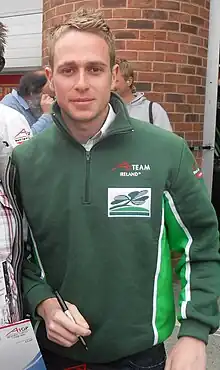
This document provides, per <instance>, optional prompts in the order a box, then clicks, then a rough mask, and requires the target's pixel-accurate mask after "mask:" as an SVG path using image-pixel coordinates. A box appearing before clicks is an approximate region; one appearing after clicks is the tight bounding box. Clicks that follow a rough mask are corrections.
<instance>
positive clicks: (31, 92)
mask: <svg viewBox="0 0 220 370" xmlns="http://www.w3.org/2000/svg"><path fill="white" fill-rule="evenodd" d="M48 92H49V91H48V88H47V78H46V75H45V72H44V70H43V69H42V70H38V71H33V72H28V73H26V74H25V75H24V76H22V77H21V79H20V83H19V86H18V89H17V90H15V89H13V90H12V92H11V93H9V94H7V95H6V96H5V97H4V98H3V99H2V100H1V103H3V104H5V105H7V106H8V107H11V108H13V109H15V110H16V111H18V112H20V113H21V114H22V115H23V116H24V117H25V118H26V120H27V121H28V123H29V125H30V127H31V130H32V132H33V134H37V133H39V132H41V131H43V130H45V129H46V128H48V127H50V126H51V124H52V118H51V115H50V111H51V105H52V103H53V101H54V100H53V97H51V96H50V95H49V94H48Z"/></svg>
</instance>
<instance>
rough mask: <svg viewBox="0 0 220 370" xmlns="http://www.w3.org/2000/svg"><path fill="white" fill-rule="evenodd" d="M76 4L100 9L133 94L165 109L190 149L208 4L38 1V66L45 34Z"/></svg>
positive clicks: (199, 107)
mask: <svg viewBox="0 0 220 370" xmlns="http://www.w3.org/2000/svg"><path fill="white" fill-rule="evenodd" d="M82 6H87V7H93V8H94V7H95V8H101V9H102V10H103V12H104V15H105V18H106V19H108V23H109V25H110V26H111V28H112V30H113V32H114V34H115V37H116V46H117V50H118V56H120V57H125V58H127V59H129V60H130V61H132V62H133V64H134V67H135V70H136V82H137V87H138V90H140V91H145V92H146V95H147V96H148V98H149V99H152V100H155V101H158V102H160V103H161V104H162V105H163V106H164V107H165V109H166V110H167V112H168V113H169V117H170V119H171V122H172V124H173V127H174V130H175V131H176V132H177V133H178V134H179V135H181V136H183V137H185V138H186V140H187V141H188V142H189V144H190V145H192V144H194V145H195V144H199V143H201V140H202V132H203V119H204V100H205V96H204V94H205V75H206V65H207V44H208V26H209V23H208V20H209V6H210V0H89V1H74V0H44V21H43V29H44V31H43V57H44V63H47V54H48V50H47V45H46V37H47V31H48V30H49V29H50V28H51V27H52V26H54V25H55V24H57V23H60V22H62V21H63V20H64V19H67V18H68V17H69V15H70V14H71V12H72V11H73V10H75V9H77V8H79V7H82Z"/></svg>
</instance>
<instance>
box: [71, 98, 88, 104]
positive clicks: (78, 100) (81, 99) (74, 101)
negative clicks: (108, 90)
mask: <svg viewBox="0 0 220 370" xmlns="http://www.w3.org/2000/svg"><path fill="white" fill-rule="evenodd" d="M93 100H94V99H92V98H77V99H72V100H71V101H72V103H90V102H91V101H93Z"/></svg>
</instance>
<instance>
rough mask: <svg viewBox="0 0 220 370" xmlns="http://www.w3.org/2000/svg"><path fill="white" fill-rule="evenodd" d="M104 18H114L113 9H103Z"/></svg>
mask: <svg viewBox="0 0 220 370" xmlns="http://www.w3.org/2000/svg"><path fill="white" fill-rule="evenodd" d="M102 14H103V17H104V19H109V18H112V14H113V9H102Z"/></svg>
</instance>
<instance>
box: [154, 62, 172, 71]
mask: <svg viewBox="0 0 220 370" xmlns="http://www.w3.org/2000/svg"><path fill="white" fill-rule="evenodd" d="M176 69H177V66H176V64H171V63H165V62H154V63H153V71H155V72H174V73H175V72H176Z"/></svg>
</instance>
